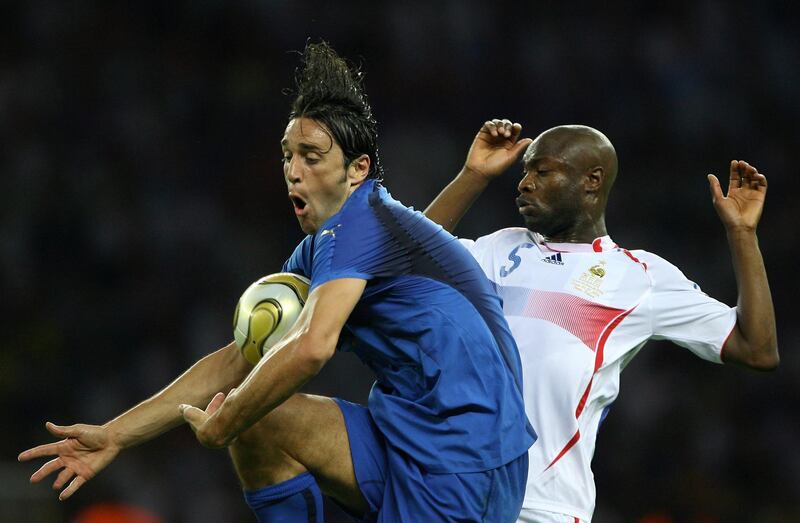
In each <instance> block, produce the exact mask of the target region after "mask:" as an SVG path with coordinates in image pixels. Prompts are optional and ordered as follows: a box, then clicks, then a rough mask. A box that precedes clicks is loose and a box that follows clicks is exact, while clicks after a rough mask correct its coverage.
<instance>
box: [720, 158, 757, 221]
mask: <svg viewBox="0 0 800 523" xmlns="http://www.w3.org/2000/svg"><path fill="white" fill-rule="evenodd" d="M708 181H709V186H710V188H711V197H712V201H713V203H714V208H715V209H716V210H717V214H718V215H719V217H720V220H722V223H723V225H725V227H726V228H727V229H729V230H730V229H743V230H755V228H756V226H757V225H758V221H759V219H760V218H761V212H762V210H763V209H764V200H765V199H766V195H767V177H766V176H764V175H763V174H761V173H759V172H758V170H757V169H756V168H755V167H753V166H752V165H750V164H749V163H747V162H745V161H741V160H733V161H732V162H731V167H730V178H729V181H728V194H727V195H723V194H722V187H721V186H720V182H719V180H718V179H717V177H716V176H714V175H713V174H709V175H708Z"/></svg>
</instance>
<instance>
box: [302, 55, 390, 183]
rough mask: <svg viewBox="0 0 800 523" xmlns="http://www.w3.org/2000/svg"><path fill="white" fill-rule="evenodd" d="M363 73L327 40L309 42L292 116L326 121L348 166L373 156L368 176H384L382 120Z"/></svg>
mask: <svg viewBox="0 0 800 523" xmlns="http://www.w3.org/2000/svg"><path fill="white" fill-rule="evenodd" d="M363 77H364V75H363V73H362V72H361V71H360V70H359V68H358V67H351V66H350V65H348V63H347V62H345V60H344V59H343V58H341V57H340V56H339V55H337V54H336V51H334V50H333V49H332V48H331V47H330V46H329V45H328V44H327V43H326V42H324V41H323V42H320V43H318V44H314V43H310V42H309V43H307V44H306V48H305V50H304V51H303V65H302V67H299V68H298V69H297V70H296V71H295V86H296V92H294V93H292V92H291V91H290V93H291V94H296V98H295V100H294V103H292V111H291V112H290V113H289V119H292V118H301V117H305V118H311V119H312V120H315V121H317V122H318V123H320V124H322V125H323V126H324V127H325V128H326V129H327V130H328V131H329V132H330V134H331V135H332V138H333V140H335V141H336V143H337V144H339V147H341V148H342V152H343V153H344V165H345V168H346V167H347V166H348V165H349V164H350V162H352V161H353V160H355V159H356V158H358V157H359V156H361V155H362V154H366V155H367V156H369V157H370V160H371V162H370V167H369V174H368V178H374V179H377V180H382V179H383V167H382V166H381V162H380V158H379V157H378V122H376V121H375V118H374V117H373V116H372V109H371V108H370V106H369V102H368V101H367V95H366V93H364V89H363V86H362V80H363Z"/></svg>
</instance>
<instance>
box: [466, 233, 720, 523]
mask: <svg viewBox="0 0 800 523" xmlns="http://www.w3.org/2000/svg"><path fill="white" fill-rule="evenodd" d="M461 242H462V243H463V244H464V245H465V246H466V247H467V248H468V249H469V250H470V252H472V254H473V256H475V258H476V259H477V260H478V262H479V263H480V265H481V267H482V268H483V270H484V271H485V273H486V275H487V276H488V277H489V279H490V280H491V281H492V282H494V283H495V285H496V287H497V292H498V294H499V295H500V297H501V298H502V299H503V311H504V313H505V316H506V319H507V320H508V323H509V325H510V327H511V332H512V333H513V335H514V339H515V340H516V342H517V345H518V346H519V351H520V357H521V358H522V372H523V378H524V397H525V407H526V411H527V413H528V417H529V418H530V422H531V425H533V428H534V430H536V432H537V434H538V436H539V439H538V440H537V441H536V443H535V444H534V445H533V446H532V447H531V449H530V451H529V454H530V468H529V470H528V485H527V490H526V493H525V501H524V503H523V507H524V508H526V509H533V510H543V511H548V512H555V513H561V514H567V515H569V516H572V517H573V518H579V519H580V520H581V521H586V522H588V521H590V520H591V517H592V513H593V511H594V504H595V487H594V476H593V475H592V470H591V460H592V455H593V454H594V446H595V437H596V435H597V430H598V428H599V425H600V422H601V421H602V420H603V417H604V416H605V414H606V412H607V410H608V407H609V406H610V404H611V403H612V402H613V401H614V399H615V398H616V397H617V394H618V393H619V376H620V372H621V371H622V369H623V368H624V367H625V365H627V364H628V362H629V361H630V360H631V358H633V356H635V355H636V353H637V352H638V351H639V349H641V347H642V346H643V345H644V343H645V342H646V341H647V340H650V339H666V340H671V341H673V342H675V343H677V344H678V345H681V346H683V347H686V348H688V349H689V350H691V351H692V352H694V353H695V354H696V355H698V356H700V357H701V358H704V359H706V360H709V361H712V362H716V363H721V361H722V360H721V353H722V348H723V346H724V344H725V341H726V339H727V337H728V336H729V334H730V333H731V331H732V330H733V327H734V325H735V323H736V309H735V308H731V307H728V306H727V305H725V304H723V303H720V302H718V301H716V300H714V299H713V298H710V297H709V296H707V295H706V294H704V293H703V292H702V291H700V289H699V288H698V286H697V285H696V284H694V283H693V282H691V281H689V280H688V279H687V278H686V277H685V276H684V275H683V274H682V273H681V272H680V271H679V270H678V269H677V268H676V267H675V266H673V265H672V264H670V263H669V262H667V261H666V260H664V259H662V258H659V257H658V256H655V255H653V254H651V253H649V252H645V251H627V250H625V249H622V248H620V247H619V246H617V245H616V244H615V243H614V242H613V241H612V240H611V238H609V237H608V236H605V237H602V238H598V239H596V240H595V241H594V242H593V243H591V244H570V243H567V244H554V243H546V242H544V241H543V238H542V237H541V236H539V235H538V234H535V233H532V232H530V231H528V230H527V229H524V228H511V229H503V230H500V231H498V232H495V233H494V234H491V235H489V236H484V237H482V238H479V239H478V240H476V241H471V240H461Z"/></svg>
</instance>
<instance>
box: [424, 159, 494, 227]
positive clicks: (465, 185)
mask: <svg viewBox="0 0 800 523" xmlns="http://www.w3.org/2000/svg"><path fill="white" fill-rule="evenodd" d="M488 185H489V181H488V179H487V178H486V177H484V176H481V175H480V174H477V173H474V172H472V171H470V170H469V169H466V168H464V169H462V170H461V172H459V173H458V176H456V177H455V179H454V180H453V181H452V182H450V183H449V184H448V185H447V187H445V188H444V189H443V190H442V192H441V193H439V195H438V196H437V197H436V198H435V199H434V200H433V202H431V204H430V205H429V206H428V208H427V209H425V216H427V217H428V218H429V219H430V220H432V221H434V222H436V223H438V224H439V225H441V226H442V227H444V228H445V229H446V230H448V231H450V232H453V231H454V230H455V228H456V226H457V225H458V222H460V221H461V218H463V217H464V214H466V212H467V211H468V210H469V208H470V207H472V204H473V203H475V200H476V199H477V198H478V196H480V195H481V193H483V191H484V190H485V189H486V187H487V186H488Z"/></svg>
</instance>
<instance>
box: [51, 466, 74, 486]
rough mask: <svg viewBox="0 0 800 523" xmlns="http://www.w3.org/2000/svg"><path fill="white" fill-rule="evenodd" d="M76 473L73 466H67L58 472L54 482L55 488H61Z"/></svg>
mask: <svg viewBox="0 0 800 523" xmlns="http://www.w3.org/2000/svg"><path fill="white" fill-rule="evenodd" d="M74 475H75V472H73V471H72V469H71V468H69V467H65V468H64V470H62V471H61V472H59V473H58V476H57V477H56V480H55V481H54V482H53V490H60V489H61V488H62V487H63V486H64V485H66V484H67V481H69V480H70V479H72V476H74Z"/></svg>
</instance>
